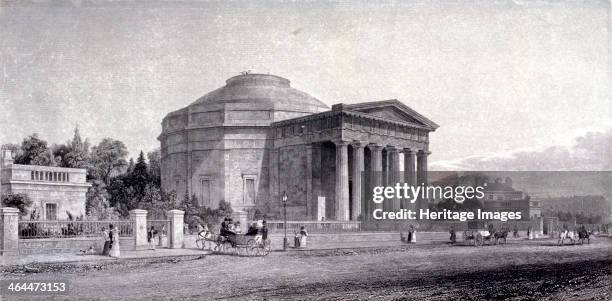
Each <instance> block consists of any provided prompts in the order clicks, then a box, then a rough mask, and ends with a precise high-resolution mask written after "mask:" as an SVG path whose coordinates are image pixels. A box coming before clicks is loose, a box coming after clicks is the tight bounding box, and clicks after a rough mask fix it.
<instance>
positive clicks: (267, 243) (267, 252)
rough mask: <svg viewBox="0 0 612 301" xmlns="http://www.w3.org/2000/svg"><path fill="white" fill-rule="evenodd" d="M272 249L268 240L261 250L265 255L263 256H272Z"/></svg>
mask: <svg viewBox="0 0 612 301" xmlns="http://www.w3.org/2000/svg"><path fill="white" fill-rule="evenodd" d="M271 249H272V248H271V247H270V240H269V239H266V240H265V241H264V242H263V247H262V248H261V253H262V254H263V256H266V255H268V254H270V250H271Z"/></svg>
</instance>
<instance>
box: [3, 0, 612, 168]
mask: <svg viewBox="0 0 612 301" xmlns="http://www.w3.org/2000/svg"><path fill="white" fill-rule="evenodd" d="M0 2H2V3H3V4H2V5H0V28H1V30H0V65H1V69H0V143H6V142H19V141H21V139H23V137H24V136H26V135H28V134H30V133H32V132H37V133H39V134H40V135H41V136H43V137H45V138H46V139H48V140H49V141H50V142H63V141H65V140H67V139H69V138H70V137H71V135H72V134H71V132H72V130H73V129H74V127H75V125H76V124H78V125H79V127H80V129H81V132H82V133H83V134H84V135H85V136H87V137H89V139H90V140H91V141H92V142H93V143H97V142H98V141H99V140H100V139H101V138H103V137H113V138H116V139H120V140H122V141H124V142H126V144H127V146H128V147H129V150H130V153H131V155H132V156H136V155H137V152H138V151H139V150H141V149H142V150H145V151H147V150H151V149H153V148H156V147H158V146H159V143H158V141H157V140H156V137H157V135H159V133H160V131H161V127H160V122H161V119H162V118H163V116H164V115H165V114H166V113H168V112H170V111H172V110H176V109H178V108H181V107H184V106H186V105H187V104H189V103H191V102H193V101H194V100H195V99H196V98H198V97H199V96H201V95H203V94H205V93H206V92H208V91H210V90H213V89H215V88H218V87H220V86H222V85H223V84H224V81H225V79H227V78H228V77H231V76H234V75H237V74H239V72H240V71H243V70H248V69H250V70H253V71H254V72H261V73H267V72H269V73H272V74H276V75H280V76H283V77H286V78H288V79H290V80H291V81H292V86H294V87H295V88H297V89H300V90H303V91H305V92H307V93H309V94H311V95H313V96H315V97H317V98H319V99H321V100H322V101H324V102H325V103H327V104H329V105H331V104H333V103H338V102H345V103H352V102H359V101H371V100H382V99H390V98H397V99H399V100H401V101H403V102H405V103H406V104H407V105H409V106H410V107H412V108H413V109H415V110H417V111H419V112H421V113H422V114H424V115H426V116H428V117H429V118H430V119H432V120H434V121H435V122H437V123H438V124H440V126H441V127H440V128H439V129H438V130H437V131H436V132H435V133H433V134H432V136H431V137H432V138H431V141H432V142H431V143H432V145H431V149H432V151H433V154H432V156H431V161H430V162H432V168H433V169H449V168H451V169H452V168H461V169H538V170H546V169H583V170H601V169H607V170H612V165H611V164H610V157H611V154H610V149H611V148H612V146H611V143H610V140H611V138H612V131H611V129H612V104H611V101H610V92H609V74H608V72H609V71H608V66H609V60H608V53H609V48H610V41H609V40H610V39H609V34H608V31H609V23H610V7H609V4H608V2H607V1H586V2H585V3H575V2H574V1H572V2H569V1H568V2H564V1H550V2H547V1H518V0H517V1H497V2H495V3H493V2H492V1H470V2H463V1H461V2H459V3H458V2H456V1H452V2H447V1H440V2H436V1H427V2H415V1H410V2H409V1H405V2H402V1H389V2H377V3H374V4H372V3H366V2H365V1H362V2H351V3H348V2H333V3H327V2H302V1H297V2H292V3H281V2H271V1H269V2H241V3H231V4H228V3H217V2H204V1H168V2H161V1H160V2H156V3H153V2H151V1H149V2H144V1H143V2H134V1H130V2H128V1H113V2H106V1H72V2H71V1H63V2H60V1H55V2H45V1H35V4H27V2H26V1H1V0H0Z"/></svg>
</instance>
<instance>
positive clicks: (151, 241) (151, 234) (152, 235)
mask: <svg viewBox="0 0 612 301" xmlns="http://www.w3.org/2000/svg"><path fill="white" fill-rule="evenodd" d="M156 236H157V230H155V227H154V226H151V229H149V232H147V242H148V243H149V250H153V251H155V237H156Z"/></svg>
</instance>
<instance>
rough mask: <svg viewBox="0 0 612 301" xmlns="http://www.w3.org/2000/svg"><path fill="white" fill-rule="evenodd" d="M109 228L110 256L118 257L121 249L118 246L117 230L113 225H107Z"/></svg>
mask: <svg viewBox="0 0 612 301" xmlns="http://www.w3.org/2000/svg"><path fill="white" fill-rule="evenodd" d="M108 227H109V228H110V232H109V234H108V235H109V237H110V252H109V254H108V255H109V256H110V257H115V258H119V256H120V255H121V250H120V247H119V231H117V230H116V229H115V227H114V226H113V225H110V226H108Z"/></svg>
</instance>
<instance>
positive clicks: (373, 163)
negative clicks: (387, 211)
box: [366, 144, 383, 218]
mask: <svg viewBox="0 0 612 301" xmlns="http://www.w3.org/2000/svg"><path fill="white" fill-rule="evenodd" d="M368 148H369V149H370V154H371V156H370V175H369V177H370V187H368V193H372V189H373V188H374V187H376V186H382V170H383V167H382V149H383V147H382V146H381V145H377V144H369V145H368ZM368 204H370V205H369V206H367V207H368V208H370V209H371V210H370V212H366V214H367V215H368V218H371V214H372V212H371V211H373V210H374V209H382V204H377V203H374V202H371V201H370V202H368Z"/></svg>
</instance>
